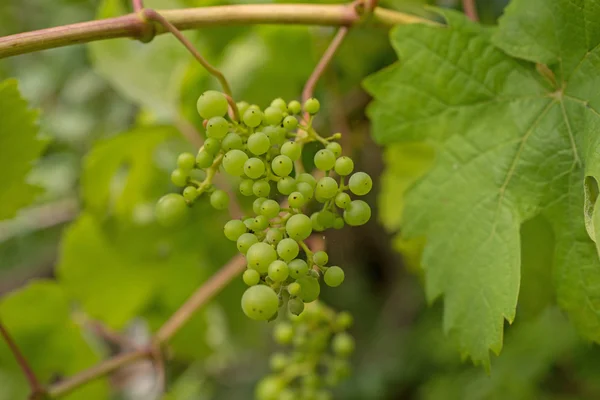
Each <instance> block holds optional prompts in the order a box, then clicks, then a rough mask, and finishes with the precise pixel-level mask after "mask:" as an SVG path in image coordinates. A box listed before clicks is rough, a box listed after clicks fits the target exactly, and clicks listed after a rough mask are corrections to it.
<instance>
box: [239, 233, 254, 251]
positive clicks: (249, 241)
mask: <svg viewBox="0 0 600 400" xmlns="http://www.w3.org/2000/svg"><path fill="white" fill-rule="evenodd" d="M256 243H258V238H257V237H256V235H254V234H252V233H243V234H242V235H241V236H240V237H239V238H238V240H237V243H236V247H237V249H238V251H239V252H240V253H242V254H246V253H247V252H248V249H249V248H250V246H252V245H254V244H256Z"/></svg>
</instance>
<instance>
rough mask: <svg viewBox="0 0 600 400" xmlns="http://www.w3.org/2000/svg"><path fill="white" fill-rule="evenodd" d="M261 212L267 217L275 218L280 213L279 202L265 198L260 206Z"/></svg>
mask: <svg viewBox="0 0 600 400" xmlns="http://www.w3.org/2000/svg"><path fill="white" fill-rule="evenodd" d="M260 213H261V214H262V215H264V216H265V217H267V218H275V217H276V216H278V215H279V203H278V202H276V201H275V200H271V199H267V200H265V201H264V202H263V203H262V205H261V206H260Z"/></svg>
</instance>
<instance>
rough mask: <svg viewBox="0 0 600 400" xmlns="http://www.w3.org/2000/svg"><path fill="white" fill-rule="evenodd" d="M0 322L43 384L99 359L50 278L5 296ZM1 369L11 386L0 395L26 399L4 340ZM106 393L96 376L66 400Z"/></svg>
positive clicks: (23, 384)
mask: <svg viewBox="0 0 600 400" xmlns="http://www.w3.org/2000/svg"><path fill="white" fill-rule="evenodd" d="M0 320H2V323H3V324H4V325H5V327H6V328H7V330H8V331H9V332H10V334H11V336H12V337H13V339H14V340H15V342H16V343H17V345H18V346H19V348H20V350H21V351H22V352H23V354H24V356H25V358H26V359H27V361H28V362H29V364H30V365H31V367H32V368H33V370H34V372H35V373H36V376H37V377H38V378H39V379H40V380H42V381H43V382H50V380H51V379H53V378H56V377H57V376H64V375H72V374H74V373H76V372H79V371H81V370H83V369H85V368H87V367H90V366H92V365H93V364H95V363H96V362H98V360H99V356H98V354H96V353H95V352H94V351H93V350H92V348H91V347H90V345H89V344H88V343H87V341H86V339H85V338H84V337H83V335H82V332H81V330H80V328H79V327H78V326H77V325H75V324H74V323H73V321H72V320H71V319H70V304H69V301H68V298H67V296H66V295H65V293H64V291H63V289H62V288H61V287H60V286H59V285H58V284H56V283H55V282H51V281H37V282H34V283H31V284H29V285H28V286H26V287H24V288H22V289H20V290H18V291H16V292H13V293H11V294H9V295H7V296H6V297H4V298H3V299H2V301H1V302H0ZM0 371H1V372H3V373H7V374H10V377H11V385H8V386H7V387H6V388H5V386H2V388H3V390H2V391H0V399H2V400H9V399H10V400H14V399H23V398H26V396H27V394H28V393H27V390H28V387H27V384H26V382H25V380H24V377H23V374H22V372H21V370H20V369H19V366H18V365H17V364H16V362H15V360H14V357H13V355H12V353H11V352H10V350H9V349H8V347H7V346H6V344H5V343H4V341H0ZM5 389H6V390H5ZM108 396H109V393H108V385H107V382H106V381H105V380H98V381H95V382H93V383H91V384H89V385H85V386H83V387H81V389H79V390H78V391H77V392H74V393H73V394H71V395H69V396H67V397H65V398H66V399H70V400H76V399H89V400H93V399H98V400H101V399H106V398H108Z"/></svg>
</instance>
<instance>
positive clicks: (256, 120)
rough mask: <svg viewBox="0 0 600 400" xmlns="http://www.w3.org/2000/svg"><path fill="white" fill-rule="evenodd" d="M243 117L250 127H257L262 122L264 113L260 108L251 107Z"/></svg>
mask: <svg viewBox="0 0 600 400" xmlns="http://www.w3.org/2000/svg"><path fill="white" fill-rule="evenodd" d="M242 119H243V121H244V124H246V126H249V127H250V128H256V127H257V126H259V125H260V124H261V123H262V120H263V113H262V112H261V111H260V110H256V109H254V108H252V107H250V108H249V109H248V110H246V112H245V113H244V116H243V117H242Z"/></svg>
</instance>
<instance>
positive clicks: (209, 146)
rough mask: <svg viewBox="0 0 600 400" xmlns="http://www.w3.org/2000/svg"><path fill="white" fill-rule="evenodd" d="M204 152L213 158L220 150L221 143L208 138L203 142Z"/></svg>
mask: <svg viewBox="0 0 600 400" xmlns="http://www.w3.org/2000/svg"><path fill="white" fill-rule="evenodd" d="M203 147H204V151H206V152H207V153H208V154H210V155H212V156H215V155H216V154H217V153H218V152H219V150H221V143H220V142H219V140H218V139H215V138H208V139H206V140H205V141H204V146H203Z"/></svg>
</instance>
